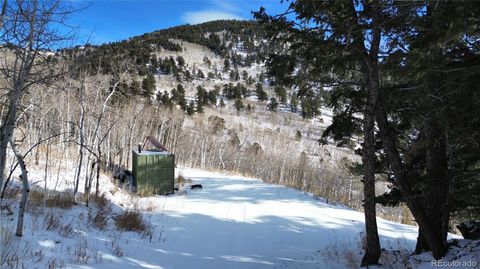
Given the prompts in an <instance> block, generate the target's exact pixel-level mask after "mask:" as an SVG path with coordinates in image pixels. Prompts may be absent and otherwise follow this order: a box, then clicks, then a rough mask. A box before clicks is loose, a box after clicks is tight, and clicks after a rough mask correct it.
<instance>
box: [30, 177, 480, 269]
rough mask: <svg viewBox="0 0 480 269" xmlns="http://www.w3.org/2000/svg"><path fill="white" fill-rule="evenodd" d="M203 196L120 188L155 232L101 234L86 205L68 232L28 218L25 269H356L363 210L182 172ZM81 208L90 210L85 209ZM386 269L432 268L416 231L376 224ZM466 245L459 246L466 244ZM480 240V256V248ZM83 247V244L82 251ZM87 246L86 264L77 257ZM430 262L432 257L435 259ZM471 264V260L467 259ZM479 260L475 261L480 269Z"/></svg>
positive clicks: (67, 214) (75, 212)
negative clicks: (417, 248) (416, 250)
mask: <svg viewBox="0 0 480 269" xmlns="http://www.w3.org/2000/svg"><path fill="white" fill-rule="evenodd" d="M178 170H180V173H182V174H183V176H185V177H186V178H191V179H192V180H193V182H194V183H197V184H202V185H203V189H201V190H190V189H188V190H187V193H186V195H172V196H168V197H164V196H156V197H149V198H140V199H132V198H129V196H127V195H126V194H124V193H123V194H122V193H121V192H117V193H116V194H114V195H112V194H111V193H108V197H109V199H112V201H113V203H114V211H115V208H117V210H118V208H119V207H120V206H123V207H132V206H135V207H136V208H138V209H140V210H144V214H145V218H146V219H147V220H148V221H150V223H151V224H152V227H153V234H152V236H151V237H150V238H148V236H147V237H146V236H141V235H138V234H136V233H133V232H119V231H117V230H116V229H115V227H114V225H113V224H111V223H110V225H109V226H108V227H107V229H106V230H103V231H99V230H97V229H94V228H92V227H89V226H88V225H87V224H85V221H84V219H85V218H86V213H84V211H87V212H88V210H87V209H85V207H84V206H76V207H74V208H73V209H70V210H68V211H67V210H66V211H63V212H62V214H61V216H60V217H61V219H62V221H64V222H65V223H71V224H72V227H73V231H72V233H71V235H70V236H62V235H60V234H58V233H56V232H54V231H43V230H42V229H38V228H37V230H34V229H35V226H34V225H33V223H34V222H35V221H34V218H33V217H32V216H31V215H30V216H29V218H28V222H27V224H26V227H25V228H26V231H25V236H24V238H23V239H22V240H24V242H29V243H28V244H29V247H30V248H31V249H32V251H33V253H37V257H35V255H33V257H31V258H30V259H29V262H28V265H27V268H48V264H49V263H51V261H52V260H54V261H55V262H56V263H57V267H52V268H61V266H59V265H63V266H64V267H66V268H83V269H86V268H106V269H108V268H112V269H120V268H122V269H123V268H152V269H153V268H157V269H160V268H169V269H170V268H208V269H215V268H218V269H223V268H229V269H230V268H357V267H358V265H359V262H360V259H361V257H362V250H361V246H362V234H363V230H364V224H363V218H364V217H363V214H362V213H359V212H356V211H352V210H350V209H348V208H345V207H343V206H340V205H332V204H328V203H326V202H325V201H323V200H322V199H318V198H314V197H313V196H311V195H310V194H307V193H303V192H300V191H297V190H293V189H289V188H285V187H282V186H277V185H269V184H265V183H263V182H262V181H260V180H256V179H251V178H245V177H241V176H236V175H223V174H218V173H213V172H207V171H202V170H196V169H185V168H183V169H178ZM82 212H83V213H82ZM378 222H379V223H378V224H379V232H380V237H381V244H382V247H383V248H384V249H385V251H384V252H383V254H382V262H383V264H384V268H404V267H405V266H410V267H412V268H416V267H418V266H421V268H429V267H430V260H429V258H428V257H430V256H429V255H425V256H423V258H422V259H414V258H409V257H408V254H409V253H410V252H411V251H412V249H413V247H414V244H415V240H416V236H417V228H416V227H413V226H408V225H402V224H398V223H393V222H389V221H385V220H383V219H378ZM462 242H463V241H461V242H460V244H464V243H462ZM476 244H477V251H479V252H480V250H479V248H478V242H477V243H476ZM79 246H84V248H82V247H80V248H79ZM80 250H84V251H85V253H86V254H85V256H86V257H88V258H86V259H85V260H78V259H77V260H75V259H72V257H77V258H78V255H77V254H78V253H76V252H77V251H80ZM430 259H431V258H430ZM464 259H467V260H468V259H470V260H471V259H472V255H471V254H468V255H467V256H465V257H464ZM478 264H479V263H478V258H477V265H478Z"/></svg>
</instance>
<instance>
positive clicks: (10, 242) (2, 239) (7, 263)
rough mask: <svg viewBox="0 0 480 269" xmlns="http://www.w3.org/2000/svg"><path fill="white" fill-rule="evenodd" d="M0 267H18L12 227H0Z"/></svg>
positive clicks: (16, 247) (18, 259) (18, 260)
mask: <svg viewBox="0 0 480 269" xmlns="http://www.w3.org/2000/svg"><path fill="white" fill-rule="evenodd" d="M0 246H1V251H0V268H18V266H19V264H20V257H19V256H18V246H17V244H16V242H15V238H14V233H13V229H12V227H9V226H3V225H2V226H1V227H0Z"/></svg>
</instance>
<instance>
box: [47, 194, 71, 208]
mask: <svg viewBox="0 0 480 269" xmlns="http://www.w3.org/2000/svg"><path fill="white" fill-rule="evenodd" d="M73 203H74V199H73V196H72V195H71V194H67V193H58V194H54V195H52V196H49V197H47V201H46V205H47V207H58V208H61V209H70V208H72V206H73Z"/></svg>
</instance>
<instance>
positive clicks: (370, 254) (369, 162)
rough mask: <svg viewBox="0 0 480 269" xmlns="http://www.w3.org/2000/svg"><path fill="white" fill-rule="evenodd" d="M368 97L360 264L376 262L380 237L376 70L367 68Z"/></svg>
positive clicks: (364, 127) (365, 114)
mask: <svg viewBox="0 0 480 269" xmlns="http://www.w3.org/2000/svg"><path fill="white" fill-rule="evenodd" d="M369 71H370V72H369V78H368V81H370V83H369V84H370V85H369V92H370V94H369V97H368V100H367V104H366V107H365V112H364V113H363V137H364V142H363V150H362V162H363V166H364V179H363V180H364V181H363V195H364V202H363V207H364V211H365V212H364V214H365V230H366V233H367V234H366V236H367V237H366V239H367V242H366V244H367V245H366V248H365V254H364V256H363V258H362V261H361V264H360V265H361V266H362V267H364V266H368V265H373V264H378V260H379V259H380V254H381V249H380V239H379V237H378V228H377V215H376V205H375V203H376V202H375V162H376V161H375V160H376V158H375V105H376V102H377V98H378V90H377V89H378V76H377V74H378V70H369Z"/></svg>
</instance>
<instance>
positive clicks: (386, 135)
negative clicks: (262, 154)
mask: <svg viewBox="0 0 480 269" xmlns="http://www.w3.org/2000/svg"><path fill="white" fill-rule="evenodd" d="M458 3H460V2H453V1H443V2H435V3H432V2H429V1H412V2H397V1H381V0H377V1H375V0H374V1H361V2H359V1H301V0H298V1H294V2H292V3H291V5H290V10H292V11H294V12H295V13H297V15H296V17H295V18H296V19H297V20H296V21H295V22H292V21H290V20H289V18H287V17H286V16H285V15H283V16H278V17H272V16H268V15H266V13H265V11H264V10H263V9H262V10H260V12H258V13H257V14H256V17H257V18H258V19H260V20H261V21H262V22H264V23H265V24H264V25H266V26H267V28H268V30H267V31H268V32H269V36H270V37H271V38H272V39H283V41H286V42H290V44H291V46H290V48H291V50H290V51H289V53H288V54H282V55H274V56H273V57H272V58H271V59H269V72H273V73H275V74H270V75H275V77H276V79H278V80H280V81H282V83H287V84H288V83H290V84H296V85H297V86H299V88H300V96H305V94H304V92H305V91H308V90H311V89H312V88H316V85H319V84H325V85H335V86H334V87H332V90H331V92H329V94H328V96H329V97H328V98H329V103H330V104H331V105H332V107H333V108H334V112H335V115H334V118H333V123H332V125H331V126H329V127H328V128H327V130H326V132H325V133H324V136H323V139H322V141H323V142H326V140H327V139H328V138H330V137H333V138H334V139H335V140H344V139H347V140H348V138H349V137H351V136H352V135H355V134H360V133H362V134H363V140H364V141H363V148H362V159H363V160H362V161H363V171H364V196H365V203H364V207H365V217H366V231H367V244H366V245H367V248H366V252H365V256H364V257H363V259H362V264H361V265H362V266H367V265H370V264H376V263H378V258H379V256H380V246H379V240H378V233H377V231H376V230H377V228H376V220H375V188H374V178H375V177H374V176H375V173H379V171H380V170H383V171H385V170H386V171H387V173H388V174H389V175H390V178H391V182H392V183H393V185H394V186H395V188H396V189H397V190H398V192H399V193H400V196H401V199H403V201H405V203H406V204H407V206H408V207H409V209H410V210H411V212H412V214H413V215H414V217H415V220H416V221H417V223H418V225H419V237H418V242H417V250H420V251H421V250H426V249H430V250H431V251H432V253H433V256H434V258H435V259H440V258H441V257H442V256H443V255H444V254H445V253H446V251H447V241H446V240H447V227H448V223H449V215H450V214H449V210H450V208H449V200H450V197H449V194H450V193H451V189H450V188H451V186H452V184H451V183H450V182H451V181H450V178H449V176H448V175H449V174H450V173H451V172H450V171H449V167H452V168H453V167H454V166H452V165H451V164H453V163H451V164H450V165H449V163H448V162H449V158H447V157H446V152H448V151H447V149H448V148H447V147H448V145H447V143H445V141H446V139H445V138H446V137H447V134H449V135H448V137H449V140H451V139H452V137H456V136H455V135H454V133H455V132H453V131H452V130H453V129H449V128H447V127H448V126H449V125H448V124H445V123H446V122H449V120H448V119H449V118H451V116H447V113H445V114H444V113H443V112H442V111H445V108H446V107H456V106H455V104H456V101H454V100H455V98H452V99H450V98H448V97H447V96H448V94H446V93H447V92H450V93H452V90H453V89H455V90H453V92H455V94H454V95H456V94H459V95H463V89H465V90H466V89H472V88H471V87H470V86H467V85H472V84H469V83H468V82H467V83H465V81H475V80H474V79H473V77H470V75H472V74H474V73H475V71H473V70H474V68H472V62H474V61H475V60H474V59H476V58H478V57H476V56H477V55H478V47H475V46H471V42H470V41H466V40H473V39H474V36H476V34H474V33H475V30H474V29H475V27H477V25H478V23H474V25H473V26H472V24H469V23H465V22H467V21H471V19H472V18H474V17H478V16H479V14H480V12H479V9H480V8H479V7H478V5H473V4H472V3H470V2H461V3H460V4H458ZM462 10H463V11H464V10H469V12H468V13H467V12H463V11H462ZM319 29H328V31H322V30H320V31H319ZM446 29H448V30H446ZM279 33H281V35H279ZM346 55H348V57H345V56H346ZM380 58H382V60H381V61H380ZM277 67H278V68H277ZM280 67H282V68H284V69H286V70H283V71H282V72H278V71H279V70H281V69H282V68H280ZM433 67H435V68H433ZM457 68H460V69H461V70H463V71H465V72H462V73H463V75H461V74H460V73H456V71H457V70H460V69H457ZM295 69H296V70H298V72H296V73H292V72H293V71H294V70H295ZM447 73H448V74H449V75H448V76H445V74H447ZM292 74H294V75H293V76H292ZM474 76H475V77H478V72H477V73H476V74H475V75H474ZM457 79H458V80H457ZM455 81H462V82H463V83H462V86H461V87H458V85H457V86H454V84H455ZM410 89H412V90H410ZM467 91H468V90H466V91H465V92H467ZM461 92H462V94H460V93H461ZM450 96H452V95H450ZM307 97H308V95H307ZM309 98H311V97H309ZM473 99H475V100H477V99H476V98H475V97H473ZM312 100H313V99H312ZM439 100H442V101H441V102H438V101H439ZM457 100H458V99H457ZM450 102H451V103H450ZM302 106H305V107H306V109H305V110H308V109H307V106H312V109H314V106H313V104H312V103H310V104H309V103H305V104H303V100H302ZM472 109H473V107H472ZM474 111H476V110H475V109H474ZM358 112H362V114H363V117H362V118H357V117H355V113H358ZM452 112H453V111H449V113H448V114H449V115H452V114H454V115H455V114H457V115H458V114H462V113H461V111H455V112H457V113H455V112H453V113H452ZM458 112H460V113H458ZM477 115H478V114H477ZM474 118H476V117H474ZM375 122H376V124H377V127H378V130H379V132H378V133H376V132H375V128H374V127H375ZM461 129H462V128H459V129H458V130H461ZM412 133H415V134H418V135H415V138H413V139H412V137H411V136H409V135H408V134H412ZM406 134H407V135H406ZM377 138H379V139H380V140H381V145H376V141H378V140H379V139H377ZM461 140H462V138H460V137H459V138H458V141H461ZM433 141H435V143H433ZM459 144H462V143H461V142H460V143H459ZM466 144H468V143H466ZM379 148H383V151H382V152H383V158H384V160H385V162H383V163H382V164H383V167H378V166H379V165H378V162H377V161H376V152H375V151H376V150H377V149H379ZM377 153H378V154H382V153H381V152H377ZM473 163H475V161H474V162H473ZM477 164H478V163H477ZM464 169H465V168H464Z"/></svg>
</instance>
